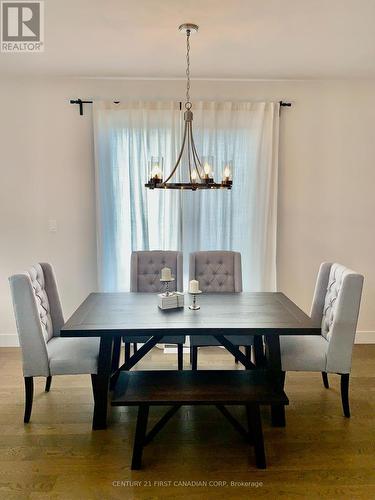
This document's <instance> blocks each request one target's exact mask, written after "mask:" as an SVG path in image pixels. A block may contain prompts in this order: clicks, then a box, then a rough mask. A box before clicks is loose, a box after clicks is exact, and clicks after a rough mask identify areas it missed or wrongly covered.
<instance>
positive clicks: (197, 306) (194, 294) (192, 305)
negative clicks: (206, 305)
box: [189, 290, 202, 311]
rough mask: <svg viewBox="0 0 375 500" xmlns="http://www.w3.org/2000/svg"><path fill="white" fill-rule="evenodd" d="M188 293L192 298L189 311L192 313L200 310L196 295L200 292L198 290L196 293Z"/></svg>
mask: <svg viewBox="0 0 375 500" xmlns="http://www.w3.org/2000/svg"><path fill="white" fill-rule="evenodd" d="M189 293H190V295H192V296H193V303H192V304H191V305H190V306H189V309H191V310H192V311H198V309H200V308H201V306H200V305H199V304H197V295H199V294H200V293H202V290H198V291H197V292H189Z"/></svg>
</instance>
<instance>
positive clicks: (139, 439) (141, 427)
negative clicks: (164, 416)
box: [131, 405, 149, 470]
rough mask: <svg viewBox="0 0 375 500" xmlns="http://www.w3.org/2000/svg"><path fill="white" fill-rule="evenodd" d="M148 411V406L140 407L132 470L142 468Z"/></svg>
mask: <svg viewBox="0 0 375 500" xmlns="http://www.w3.org/2000/svg"><path fill="white" fill-rule="evenodd" d="M148 410H149V406H148V405H140V406H139V407H138V418H137V427H136V429H135V437H134V446H133V458H132V464H131V469H132V470H139V469H140V468H141V467H142V452H143V446H144V444H145V437H146V431H147V420H148Z"/></svg>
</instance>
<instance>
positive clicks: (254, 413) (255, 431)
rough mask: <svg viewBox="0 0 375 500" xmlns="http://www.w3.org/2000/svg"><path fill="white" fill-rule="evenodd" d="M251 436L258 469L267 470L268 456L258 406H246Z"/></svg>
mask: <svg viewBox="0 0 375 500" xmlns="http://www.w3.org/2000/svg"><path fill="white" fill-rule="evenodd" d="M246 412H247V419H248V424H249V426H250V427H251V428H249V434H251V435H252V438H253V441H254V451H255V463H256V466H257V467H258V469H265V468H266V455H265V452H264V441H263V431H262V420H261V417H260V410H259V405H258V404H252V405H246Z"/></svg>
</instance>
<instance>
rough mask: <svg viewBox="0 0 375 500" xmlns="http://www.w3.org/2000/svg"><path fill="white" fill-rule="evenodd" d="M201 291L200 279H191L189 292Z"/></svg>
mask: <svg viewBox="0 0 375 500" xmlns="http://www.w3.org/2000/svg"><path fill="white" fill-rule="evenodd" d="M197 292H199V281H197V280H191V281H190V283H189V293H197Z"/></svg>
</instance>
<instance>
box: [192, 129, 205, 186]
mask: <svg viewBox="0 0 375 500" xmlns="http://www.w3.org/2000/svg"><path fill="white" fill-rule="evenodd" d="M192 145H193V154H194V156H195V158H196V160H197V162H198V164H199V167H200V168H199V169H197V170H198V172H199V171H202V172H203V169H202V163H201V160H200V158H199V155H198V153H197V149H196V147H195V142H194V137H192ZM199 177H200V179H202V176H201V175H200V174H199Z"/></svg>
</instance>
